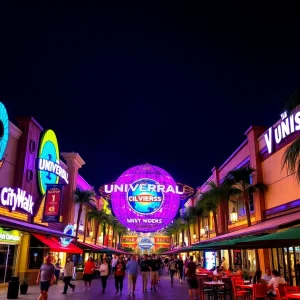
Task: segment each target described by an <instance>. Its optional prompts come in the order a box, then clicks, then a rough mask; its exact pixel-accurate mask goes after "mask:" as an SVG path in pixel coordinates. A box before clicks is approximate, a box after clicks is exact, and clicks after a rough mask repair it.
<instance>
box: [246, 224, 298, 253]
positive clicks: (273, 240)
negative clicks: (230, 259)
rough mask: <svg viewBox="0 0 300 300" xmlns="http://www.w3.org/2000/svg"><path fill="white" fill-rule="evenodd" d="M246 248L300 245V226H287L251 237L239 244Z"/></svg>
mask: <svg viewBox="0 0 300 300" xmlns="http://www.w3.org/2000/svg"><path fill="white" fill-rule="evenodd" d="M241 245H242V246H243V247H247V248H272V247H276V248H279V247H290V246H299V245H300V227H294V228H289V229H286V230H283V231H279V232H276V233H271V234H268V235H265V236H261V237H256V238H255V237H252V238H251V239H250V240H248V241H244V242H242V244H241Z"/></svg>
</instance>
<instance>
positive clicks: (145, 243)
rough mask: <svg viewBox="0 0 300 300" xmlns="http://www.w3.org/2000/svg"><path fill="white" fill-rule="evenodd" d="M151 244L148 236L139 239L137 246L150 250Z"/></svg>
mask: <svg viewBox="0 0 300 300" xmlns="http://www.w3.org/2000/svg"><path fill="white" fill-rule="evenodd" d="M152 246H153V243H152V241H151V240H150V239H148V238H142V239H141V241H140V242H139V247H140V248H141V249H142V250H148V251H149V250H150V249H151V248H152Z"/></svg>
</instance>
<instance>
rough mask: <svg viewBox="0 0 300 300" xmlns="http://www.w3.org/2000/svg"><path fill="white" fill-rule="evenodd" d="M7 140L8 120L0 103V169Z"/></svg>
mask: <svg viewBox="0 0 300 300" xmlns="http://www.w3.org/2000/svg"><path fill="white" fill-rule="evenodd" d="M8 138H9V120H8V115H7V111H6V108H5V106H4V104H3V103H2V102H0V167H2V165H3V162H4V154H5V150H6V147H7V144H8Z"/></svg>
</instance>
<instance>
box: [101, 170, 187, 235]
mask: <svg viewBox="0 0 300 300" xmlns="http://www.w3.org/2000/svg"><path fill="white" fill-rule="evenodd" d="M100 192H101V194H102V196H103V197H104V198H107V199H109V200H110V201H111V207H112V209H113V212H114V214H115V215H116V217H117V218H118V219H119V221H120V222H121V223H122V224H123V225H124V226H125V227H127V228H130V229H132V230H135V231H137V232H154V231H158V230H161V229H163V228H164V227H166V226H167V225H168V224H169V223H171V222H172V221H173V219H174V218H175V216H176V214H177V212H178V209H179V206H180V199H184V198H186V197H187V196H189V195H190V194H192V193H193V189H192V188H190V187H187V186H185V185H182V184H176V182H175V181H174V179H173V178H172V177H171V175H170V174H169V173H167V172H166V171H165V170H163V169H161V168H159V167H156V166H152V165H150V164H145V165H139V166H136V167H133V168H131V169H129V170H127V171H126V172H124V173H123V174H122V175H121V176H120V177H119V178H118V180H117V181H116V182H115V183H114V184H108V185H105V186H103V187H101V188H100Z"/></svg>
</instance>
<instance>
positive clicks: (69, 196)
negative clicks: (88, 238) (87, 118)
mask: <svg viewBox="0 0 300 300" xmlns="http://www.w3.org/2000/svg"><path fill="white" fill-rule="evenodd" d="M61 156H62V157H63V158H64V159H65V161H66V163H67V167H68V169H67V171H68V179H69V184H68V185H67V186H65V188H64V199H63V223H64V225H65V226H66V225H68V224H69V223H71V224H74V222H75V221H77V220H75V216H74V214H75V204H74V191H75V190H76V187H77V176H78V170H79V169H80V168H81V167H82V166H83V165H84V164H85V162H84V160H83V159H82V158H81V157H80V155H79V154H78V153H74V152H72V153H66V152H64V153H61Z"/></svg>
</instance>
